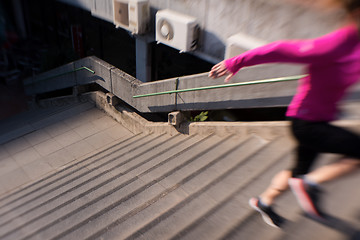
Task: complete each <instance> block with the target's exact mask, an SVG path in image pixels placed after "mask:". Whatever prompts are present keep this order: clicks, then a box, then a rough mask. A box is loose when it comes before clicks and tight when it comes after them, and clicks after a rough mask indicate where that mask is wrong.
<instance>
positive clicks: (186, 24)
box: [156, 9, 200, 52]
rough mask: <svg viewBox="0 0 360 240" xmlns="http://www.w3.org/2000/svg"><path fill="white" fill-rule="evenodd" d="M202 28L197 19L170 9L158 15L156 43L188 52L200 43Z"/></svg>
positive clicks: (161, 11)
mask: <svg viewBox="0 0 360 240" xmlns="http://www.w3.org/2000/svg"><path fill="white" fill-rule="evenodd" d="M199 33H200V28H199V25H198V23H197V21H196V18H194V17H191V16H187V15H184V14H181V13H178V12H175V11H172V10H169V9H164V10H160V11H158V12H157V13H156V41H157V42H158V43H163V44H166V45H168V46H170V47H173V48H176V49H178V50H180V52H188V51H192V50H195V49H196V47H197V45H198V42H199Z"/></svg>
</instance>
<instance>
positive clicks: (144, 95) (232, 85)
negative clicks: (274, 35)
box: [133, 75, 307, 98]
mask: <svg viewBox="0 0 360 240" xmlns="http://www.w3.org/2000/svg"><path fill="white" fill-rule="evenodd" d="M305 76H307V75H296V76H290V77H279V78H270V79H262V80H255V81H248V82H239V83H230V84H222V85H214V86H205V87H197V88H187V89H177V90H170V91H164V92H157V93H148V94H141V95H135V96H133V98H141V97H150V96H157V95H164V94H172V93H182V92H192V91H201V90H209V89H217V88H227V87H238V86H245V85H255V84H261V83H275V82H285V81H294V80H299V79H300V78H303V77H305Z"/></svg>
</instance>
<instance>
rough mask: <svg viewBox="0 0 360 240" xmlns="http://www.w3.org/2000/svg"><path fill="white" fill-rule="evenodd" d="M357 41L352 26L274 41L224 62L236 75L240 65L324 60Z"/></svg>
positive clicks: (331, 57)
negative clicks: (327, 32)
mask: <svg viewBox="0 0 360 240" xmlns="http://www.w3.org/2000/svg"><path fill="white" fill-rule="evenodd" d="M358 41H359V37H358V33H357V30H356V27H355V26H352V25H351V26H348V27H346V28H342V29H340V30H337V31H335V32H332V33H329V34H327V35H324V36H322V37H320V38H316V39H308V40H289V41H276V42H273V43H270V44H267V45H264V46H262V47H259V48H255V49H252V50H249V51H247V52H245V53H243V54H240V55H238V56H236V57H233V58H229V59H227V60H225V65H226V67H227V68H228V70H229V71H231V72H232V73H234V74H235V73H237V72H238V71H239V70H240V69H241V68H242V67H247V66H253V65H258V64H264V63H280V62H282V63H298V64H317V63H326V62H331V61H334V60H336V59H338V58H339V57H341V56H343V55H344V54H347V53H348V52H349V51H351V50H352V48H353V47H354V45H355V44H356V43H357V42H358Z"/></svg>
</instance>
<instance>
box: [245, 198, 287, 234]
mask: <svg viewBox="0 0 360 240" xmlns="http://www.w3.org/2000/svg"><path fill="white" fill-rule="evenodd" d="M249 205H250V206H251V207H252V208H253V209H255V210H256V211H258V212H259V213H260V214H261V216H262V218H263V220H264V222H265V223H267V224H269V225H270V226H272V227H276V228H279V227H281V226H282V225H283V223H284V222H285V219H284V218H283V217H281V216H280V215H278V214H277V213H275V212H274V211H273V210H272V208H271V206H266V205H264V204H263V203H262V202H261V201H260V199H259V198H258V197H253V198H250V200H249Z"/></svg>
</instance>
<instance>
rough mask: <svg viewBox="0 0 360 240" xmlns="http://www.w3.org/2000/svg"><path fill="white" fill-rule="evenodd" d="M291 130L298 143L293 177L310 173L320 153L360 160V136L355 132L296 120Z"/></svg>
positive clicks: (326, 123) (327, 124)
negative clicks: (335, 154)
mask: <svg viewBox="0 0 360 240" xmlns="http://www.w3.org/2000/svg"><path fill="white" fill-rule="evenodd" d="M291 130H292V133H293V135H294V137H295V138H296V139H297V141H298V147H297V159H296V162H295V166H294V167H293V169H292V176H293V177H296V176H299V175H304V174H306V173H308V172H309V169H310V167H311V166H312V164H313V163H314V160H315V158H316V157H317V156H318V154H319V153H337V154H342V155H345V156H348V157H352V158H358V159H359V160H360V136H358V135H356V134H355V133H353V132H350V131H348V130H345V129H343V128H340V127H336V126H333V125H331V124H329V123H328V122H311V121H305V120H300V119H296V118H292V119H291Z"/></svg>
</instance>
